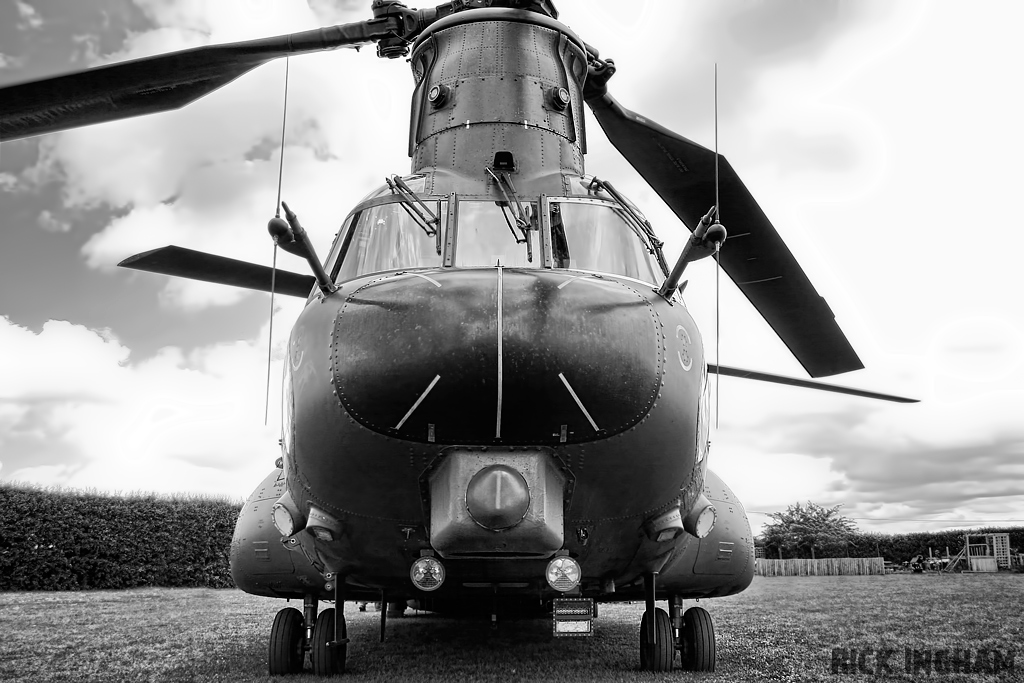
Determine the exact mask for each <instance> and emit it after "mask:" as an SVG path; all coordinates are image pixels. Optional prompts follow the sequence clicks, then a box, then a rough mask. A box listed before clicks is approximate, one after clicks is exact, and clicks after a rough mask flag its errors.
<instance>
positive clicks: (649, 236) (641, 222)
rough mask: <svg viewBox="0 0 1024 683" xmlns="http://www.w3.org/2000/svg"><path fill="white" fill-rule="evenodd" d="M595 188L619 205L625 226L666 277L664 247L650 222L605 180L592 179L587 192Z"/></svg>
mask: <svg viewBox="0 0 1024 683" xmlns="http://www.w3.org/2000/svg"><path fill="white" fill-rule="evenodd" d="M595 187H597V188H598V189H601V190H604V191H605V192H607V193H608V194H609V195H610V196H611V198H612V199H614V200H615V203H616V204H618V205H619V212H620V214H621V215H622V217H623V218H624V219H625V220H626V224H627V225H628V226H629V227H630V228H631V229H632V230H633V232H634V233H635V234H636V236H637V237H638V238H639V239H640V242H642V243H643V245H644V246H645V247H647V251H649V252H651V254H653V255H654V257H655V258H657V259H658V265H659V266H661V270H662V271H663V272H664V273H665V275H666V276H667V275H668V264H667V263H666V262H665V255H664V254H663V253H662V251H661V248H662V247H663V246H665V243H664V242H662V241H661V240H659V239H658V236H657V235H655V234H654V228H653V227H651V223H650V221H648V220H647V219H646V218H644V217H643V216H641V215H640V214H639V213H638V212H637V210H636V209H634V208H633V207H632V206H630V205H629V204H628V203H627V202H626V200H625V199H623V197H622V195H621V194H619V191H618V190H616V189H615V187H614V186H613V185H612V184H611V183H609V182H608V181H607V180H601V179H599V178H594V179H593V180H591V181H590V186H589V187H588V188H587V189H588V190H593V189H594V188H595Z"/></svg>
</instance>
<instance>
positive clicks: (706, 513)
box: [683, 493, 718, 538]
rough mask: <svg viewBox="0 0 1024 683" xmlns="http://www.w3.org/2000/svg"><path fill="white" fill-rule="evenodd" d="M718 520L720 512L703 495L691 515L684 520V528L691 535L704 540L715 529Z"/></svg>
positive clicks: (698, 499)
mask: <svg viewBox="0 0 1024 683" xmlns="http://www.w3.org/2000/svg"><path fill="white" fill-rule="evenodd" d="M717 518H718V512H717V511H716V510H715V506H714V505H712V504H711V501H710V500H708V499H707V498H705V497H704V494H703V493H702V494H701V495H700V496H699V497H698V498H697V501H696V502H695V503H694V505H693V508H692V509H691V510H690V512H689V514H687V515H686V517H685V518H683V527H684V528H685V529H686V531H687V532H688V533H689V534H690V535H692V536H695V537H697V538H704V537H706V536H707V535H708V534H710V533H711V530H712V529H714V528H715V520H716V519H717Z"/></svg>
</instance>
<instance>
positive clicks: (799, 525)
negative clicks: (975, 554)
mask: <svg viewBox="0 0 1024 683" xmlns="http://www.w3.org/2000/svg"><path fill="white" fill-rule="evenodd" d="M841 507H842V506H841V505H835V506H832V507H824V506H821V505H818V504H816V503H813V502H811V501H808V502H807V503H806V504H801V503H796V504H794V505H790V506H789V507H788V508H787V509H786V510H785V511H783V512H774V513H771V515H770V517H771V518H772V522H771V523H769V524H767V525H766V526H765V527H764V529H763V531H762V532H761V535H760V536H758V537H757V538H756V539H755V541H754V542H755V545H756V546H758V547H761V548H763V549H764V556H765V557H766V558H778V557H780V556H781V557H782V558H783V559H790V558H812V557H884V558H885V559H886V560H888V561H890V562H907V561H909V560H910V559H911V558H912V557H914V556H915V555H924V556H926V557H927V555H928V549H929V548H931V549H932V552H933V554H934V555H935V556H942V555H944V554H945V552H946V549H947V548H948V549H949V553H950V554H951V555H956V554H957V553H958V552H960V551H961V550H962V549H963V546H964V533H965V532H967V531H970V533H972V534H1009V535H1010V550H1011V552H1021V551H1024V527H994V526H992V527H982V528H978V529H969V530H967V529H946V530H943V531H915V532H911V533H897V534H882V533H877V532H870V531H860V530H858V529H857V525H856V524H854V522H853V520H851V519H850V518H849V517H845V516H843V515H842V514H840V512H839V510H840V508H841Z"/></svg>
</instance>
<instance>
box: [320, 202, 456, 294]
mask: <svg viewBox="0 0 1024 683" xmlns="http://www.w3.org/2000/svg"><path fill="white" fill-rule="evenodd" d="M424 203H425V204H426V205H427V206H428V207H430V210H431V211H433V212H434V215H435V216H442V215H443V213H442V210H443V209H442V204H444V203H443V202H437V201H426V200H425V202H424ZM442 230H443V226H442ZM442 237H443V236H442ZM343 239H344V240H345V245H344V246H343V247H342V251H343V253H342V257H341V267H340V268H339V269H338V272H337V274H336V275H335V278H334V279H335V282H344V281H346V280H351V279H352V278H355V277H358V276H360V275H365V274H366V273H376V272H378V271H382V270H395V269H398V268H430V267H440V266H441V265H443V259H442V256H441V254H438V253H437V238H436V237H435V236H433V235H429V234H427V232H426V231H425V230H424V229H423V227H422V226H421V225H420V224H419V223H418V222H416V221H415V220H413V218H412V216H410V215H409V212H408V211H406V209H405V207H404V206H403V205H402V203H401V202H400V201H396V202H393V203H390V204H380V205H378V206H372V207H370V208H367V209H364V210H363V211H361V212H359V213H358V214H357V215H356V216H355V217H354V218H353V219H352V227H351V228H350V229H349V232H348V233H347V234H346V235H344V236H343ZM442 243H443V242H442Z"/></svg>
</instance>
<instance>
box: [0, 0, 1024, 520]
mask: <svg viewBox="0 0 1024 683" xmlns="http://www.w3.org/2000/svg"><path fill="white" fill-rule="evenodd" d="M556 4H557V6H558V8H559V10H560V12H561V16H560V20H561V21H563V22H564V23H566V24H567V25H569V26H570V27H571V28H573V29H574V30H575V31H576V32H577V33H578V34H579V35H580V36H581V37H582V38H583V39H584V40H585V41H586V42H588V43H589V44H591V45H594V46H596V47H598V48H599V50H600V51H601V55H602V57H611V58H613V59H614V60H615V62H616V64H617V66H618V72H617V73H616V75H615V76H614V77H613V78H612V80H611V83H610V86H609V87H610V91H611V92H612V94H613V96H614V97H615V98H616V99H617V100H618V101H619V102H620V103H621V104H622V105H623V106H625V107H627V108H628V109H631V110H633V111H635V112H638V113H640V114H642V115H643V116H645V117H647V118H649V119H652V120H654V121H657V122H658V123H660V124H662V125H664V126H666V127H668V128H670V129H672V130H675V131H677V132H679V133H681V134H683V135H685V136H687V137H689V138H691V139H693V140H695V141H697V142H700V143H702V144H704V145H706V146H709V147H711V146H713V145H714V135H715V133H714V131H715V101H714V93H715V83H714V69H715V64H717V65H718V73H719V76H718V140H719V149H720V151H721V153H722V154H723V155H724V156H725V157H726V158H728V159H729V161H730V163H731V164H732V166H733V167H734V168H735V169H736V171H737V172H738V173H739V175H740V177H741V178H742V179H743V180H744V182H745V183H746V185H747V187H748V188H749V189H750V190H751V192H752V193H753V195H754V196H755V197H756V198H757V200H758V202H759V203H760V205H761V207H762V208H763V209H764V211H765V213H766V214H767V215H768V216H769V218H770V219H771V220H772V222H773V224H774V225H775V227H776V228H777V229H778V231H779V233H780V234H781V235H782V237H783V239H784V240H785V242H786V243H787V244H788V245H789V247H790V249H791V250H792V251H793V253H794V255H795V256H796V257H797V259H798V260H799V261H800V263H801V265H802V266H803V268H804V270H805V272H806V273H807V275H808V277H809V278H810V279H811V281H812V283H814V285H815V286H816V288H817V289H818V292H819V293H820V294H821V295H822V296H824V297H825V298H826V299H827V301H828V303H829V305H830V306H831V308H832V310H833V311H834V312H835V314H836V319H837V321H838V322H839V325H840V326H841V327H842V329H843V330H844V331H845V333H846V334H847V336H848V337H849V339H850V340H851V342H852V344H853V346H854V348H855V349H856V350H857V352H858V353H859V355H860V357H861V359H862V360H863V361H864V364H865V365H866V366H867V367H866V369H865V370H860V371H857V372H854V373H848V374H846V375H841V376H838V377H835V378H831V379H830V380H829V381H832V382H834V383H837V384H845V385H848V386H856V387H861V388H866V389H871V390H876V391H882V392H888V393H895V394H901V395H906V396H912V397H916V398H920V399H921V402H920V403H919V404H914V405H902V404H891V403H883V402H878V401H871V400H867V399H861V398H853V397H844V396H839V395H836V394H827V393H822V392H816V391H808V390H802V389H795V388H791V387H783V386H777V385H765V384H761V383H758V382H751V381H744V380H738V379H733V378H722V379H721V383H720V387H719V398H718V410H719V424H718V426H717V428H715V429H713V433H712V449H711V455H710V460H709V462H710V466H711V467H712V469H714V470H715V471H716V472H718V473H719V474H720V475H722V476H723V478H724V479H725V480H726V482H727V483H728V484H729V485H730V486H731V487H732V488H733V490H734V491H735V492H736V494H737V495H738V496H739V497H740V499H741V500H742V501H743V502H744V504H745V506H746V508H747V510H748V513H749V515H750V519H751V523H752V525H753V526H754V527H755V532H756V530H757V529H759V528H760V527H761V525H762V524H763V523H764V522H765V521H767V517H766V514H765V513H770V512H773V511H778V510H782V509H785V508H786V507H787V506H789V505H791V504H793V503H796V502H798V501H807V500H811V501H814V502H816V503H819V504H822V505H828V506H831V505H842V506H843V507H842V508H841V510H842V512H843V513H844V514H845V515H847V516H849V517H852V518H853V519H854V520H855V522H856V523H857V525H858V527H859V528H860V529H862V530H867V531H880V532H905V531H918V530H928V529H941V528H954V527H972V526H973V527H977V526H981V525H982V524H984V523H986V522H987V523H991V524H996V525H1013V521H1016V522H1017V525H1021V524H1024V389H1022V387H1024V363H1022V358H1024V303H1022V301H1021V296H1020V293H1021V286H1020V284H1019V283H1018V281H1017V278H1016V274H1017V272H1018V270H1019V265H1018V258H1019V256H1018V254H1019V251H1020V248H1021V247H1024V237H1022V236H1021V235H1022V227H1024V225H1022V220H1021V218H1020V216H1019V207H1018V202H1017V201H1016V199H1015V198H1016V195H1017V193H1018V192H1019V188H1020V187H1021V186H1022V184H1024V182H1022V181H1024V171H1022V170H1021V166H1020V163H1019V160H1020V159H1021V158H1024V132H1022V127H1021V125H1020V121H1022V120H1024V98H1022V95H1024V88H1022V86H1021V85H1020V84H1021V83H1022V82H1024V79H1022V78H1021V74H1020V71H1021V67H1020V65H1022V64H1024V43H1022V42H1021V41H1020V40H1019V36H1018V35H1017V33H1018V29H1017V27H1019V26H1020V25H1021V24H1022V22H1024V5H1022V4H1021V3H1018V2H1013V1H1011V0H1002V1H995V0H980V1H978V2H972V3H964V2H951V1H949V0H929V1H928V2H924V1H923V0H901V1H900V2H890V1H888V0H884V1H874V0H863V1H860V2H843V1H840V0H814V1H813V2H812V1H811V0H772V1H764V0H715V1H713V2H712V1H711V0H699V1H692V2H668V1H663V0H646V1H642V0H634V2H631V3H628V4H626V5H623V3H621V2H605V1H598V0H586V1H583V0H561V1H560V2H557V3H556ZM369 16H370V13H369V2H368V1H367V2H363V1H358V2H352V1H347V2H346V1H336V2H335V1H331V0H310V1H309V3H306V2H303V1H302V0H289V1H277V2H271V1H262V0H218V2H216V3H210V2H203V1H202V0H181V1H176V2H175V1H171V0H80V1H79V2H75V3H66V2H57V1H50V2H43V1H38V2H32V1H30V0H0V84H5V83H13V82H18V81H21V80H26V79H32V78H38V77H42V76H46V75H51V74H56V73H61V72H65V71H69V70H74V69H81V68H85V67H88V66H93V65H96V64H102V63H108V62H113V61H119V60H123V59H129V58H134V57H140V56H146V55H152V54H158V53H160V52H165V51H169V50H176V49H183V48H187V47H192V46H196V45H203V44H212V43H219V42H230V41H235V40H245V39H251V38H259V37H263V36H267V35H277V34H281V33H287V32H293V31H301V30H306V29H310V28H315V27H317V26H321V25H327V24H334V23H344V22H349V21H357V20H361V19H365V18H368V17H369ZM284 75H285V64H284V62H283V61H279V62H274V63H271V64H268V65H265V66H263V67H260V68H259V69H257V70H255V71H253V72H250V73H249V74H247V75H246V76H243V77H242V78H240V79H238V80H237V81H235V82H234V83H232V84H230V85H228V86H226V87H224V88H222V89H221V90H219V91H217V92H215V93H214V94H212V95H210V96H208V97H206V98H204V99H202V100H200V101H198V102H197V103H195V104H193V105H191V106H189V107H186V108H184V109H182V110H179V111H175V112H169V113H165V114H158V115H153V116H149V117H143V118H137V119H131V120H127V121H121V122H115V123H109V124H102V125H98V126H92V127H89V128H85V129H80V130H76V131H70V132H65V133H58V134H54V135H47V136H40V137H38V138H32V139H29V140H24V141H12V142H5V143H3V144H2V145H0V235H2V236H3V239H4V246H3V248H2V249H0V481H19V482H26V483H32V484H37V485H45V486H50V485H60V486H69V487H76V488H89V489H95V490H99V491H110V492H133V491H158V492H168V493H171V492H195V493H210V494H218V495H226V496H229V497H231V498H236V499H241V498H242V497H244V496H247V495H248V494H249V493H250V492H251V491H252V489H253V488H254V487H255V486H256V485H257V484H258V483H259V481H260V479H261V478H262V477H263V476H264V475H265V474H266V473H267V472H269V471H270V469H271V468H272V467H273V463H274V460H275V459H276V457H277V456H278V455H279V449H278V445H277V440H278V436H279V431H280V415H279V413H280V398H279V395H280V381H281V364H280V358H281V357H282V354H283V352H284V344H285V342H286V338H287V337H286V331H287V330H288V329H289V327H290V325H291V323H292V322H293V321H294V320H295V318H296V316H297V315H298V313H299V310H300V307H301V302H300V301H298V300H294V299H293V300H288V301H284V300H282V299H283V298H282V297H278V298H277V299H276V300H275V314H274V326H273V337H272V339H271V336H270V329H269V327H270V326H269V320H270V300H269V295H267V294H263V293H253V292H248V291H247V290H239V289H234V288H228V287H220V286H216V285H208V284H203V283H196V282H192V281H188V280H176V279H171V278H166V277H163V276H157V275H153V274H148V273H137V272H132V271H127V270H124V269H118V268H116V267H115V265H116V263H117V262H118V261H120V260H121V259H123V258H125V257H126V256H129V255H131V254H134V253H138V252H141V251H146V250H149V249H153V248H156V247H160V246H164V245H166V244H177V245H180V246H184V247H189V248H192V249H198V250H202V251H208V252H211V253H215V254H221V255H224V256H230V257H233V258H239V259H243V260H248V261H253V262H257V263H264V264H267V265H269V264H270V262H271V258H272V245H271V242H270V239H269V237H268V236H267V233H266V231H265V226H266V222H267V220H268V219H269V218H270V217H271V216H272V215H273V210H274V204H275V200H276V189H277V169H278V163H279V160H280V156H279V155H280V143H281V137H280V135H281V131H280V129H281V114H282V105H283V90H284ZM288 87H289V95H288V119H287V121H288V124H287V129H286V135H285V139H286V145H285V152H284V176H283V181H282V191H283V197H284V199H285V200H286V201H287V202H288V203H289V205H290V206H291V207H292V208H293V209H295V210H296V212H297V213H298V214H299V215H300V217H301V218H302V221H303V224H304V225H305V226H306V227H307V229H308V230H309V231H310V233H311V236H312V238H313V240H314V244H315V245H316V247H317V249H318V251H319V252H320V253H321V255H324V254H326V251H327V248H328V247H329V245H330V243H331V239H332V237H333V235H334V233H335V231H336V230H337V228H338V226H339V225H340V224H341V221H342V220H343V219H344V217H345V215H346V214H347V212H348V210H349V209H350V208H351V207H352V206H353V205H354V204H355V203H356V202H358V201H359V199H360V198H361V197H363V196H364V195H365V194H367V193H368V192H369V191H370V190H372V189H373V188H375V187H376V186H378V185H380V184H382V182H383V178H384V176H386V175H390V174H393V173H399V174H402V173H406V172H407V170H408V168H409V160H408V156H407V148H406V143H407V138H406V131H407V127H408V117H409V110H408V107H409V96H410V94H411V91H412V78H411V75H410V73H409V70H408V66H407V65H406V64H405V63H404V62H403V61H402V60H395V61H388V60H380V59H377V58H376V57H375V55H374V50H373V48H367V49H364V50H362V51H360V52H356V51H354V50H338V51H334V52H329V53H325V54H320V55H309V56H303V57H298V58H294V59H291V60H290V79H289V86H288ZM588 116H589V112H588ZM587 123H588V126H587V127H588V133H589V136H588V143H589V154H588V155H587V158H586V164H587V171H588V172H589V173H592V174H596V175H598V176H600V177H602V178H606V179H609V180H612V181H613V182H614V183H615V185H616V187H617V188H618V189H619V190H620V191H622V192H623V194H625V195H626V196H628V197H630V198H631V199H632V200H633V201H634V202H636V203H637V204H638V205H639V206H640V207H641V208H642V209H643V211H644V212H645V214H646V215H647V217H648V218H649V219H650V220H651V222H652V223H653V225H654V228H655V230H656V231H657V232H658V234H659V236H660V237H661V238H662V239H664V240H665V242H666V245H667V246H666V253H667V256H668V258H669V260H670V262H671V261H672V260H674V257H675V255H676V254H677V253H678V252H679V249H680V248H681V246H682V244H683V241H684V240H685V236H686V235H687V234H688V233H687V231H686V229H685V227H684V226H683V225H682V224H681V223H679V221H678V220H677V219H676V218H675V217H674V215H673V214H672V213H671V211H669V210H668V208H667V207H665V205H664V204H663V203H662V202H661V201H660V199H659V198H658V197H657V195H655V193H654V192H653V190H651V189H650V188H649V187H647V186H646V185H645V184H644V183H643V180H642V179H641V178H640V177H639V176H638V175H637V174H636V172H635V171H633V169H632V168H631V167H630V166H629V165H628V163H627V162H625V161H624V160H623V159H622V158H621V157H620V156H619V155H618V153H617V152H616V151H615V150H614V148H613V147H611V145H610V144H609V143H608V141H607V140H606V139H605V138H604V136H603V134H602V133H601V131H600V127H599V126H598V124H597V123H596V121H595V120H594V119H593V118H588V122H587ZM728 214H729V207H728V206H723V207H722V221H723V223H724V224H725V225H726V227H727V228H729V227H730V226H729V218H728ZM723 248H724V249H728V242H726V245H725V246H724V247H723ZM279 265H280V266H281V267H283V268H288V269H291V270H294V271H297V272H305V266H304V264H303V263H302V262H301V261H300V260H298V259H296V258H295V257H293V256H290V255H287V254H282V255H281V257H280V260H279ZM687 276H688V278H689V279H690V284H689V286H688V287H687V290H686V294H687V305H688V306H689V307H690V309H691V311H692V312H693V314H694V317H695V318H696V320H697V322H698V324H699V325H700V326H701V329H702V331H703V333H704V341H705V347H706V349H707V351H708V356H709V358H710V359H712V360H713V359H714V358H715V348H716V347H717V349H718V357H719V358H720V361H721V363H722V364H724V365H731V366H737V367H742V368H750V369H756V370H762V371H766V372H773V373H777V374H783V375H791V376H796V377H805V376H806V375H805V374H804V372H803V370H802V369H801V367H800V365H799V364H798V363H797V362H796V360H795V359H794V358H793V357H792V356H791V355H790V354H789V352H788V351H787V350H786V348H785V347H784V346H783V345H782V343H781V342H780V341H779V340H778V339H777V338H776V337H775V336H774V334H773V333H772V331H771V329H770V328H769V327H768V325H767V324H766V323H765V322H764V321H763V320H762V319H761V318H760V316H759V315H758V314H757V312H756V311H755V310H754V309H753V308H752V307H751V306H750V304H749V303H747V301H746V300H745V299H744V297H743V296H742V294H740V293H739V291H738V290H737V289H736V288H735V286H733V285H732V284H731V282H729V280H728V278H727V277H726V276H724V275H722V279H721V283H720V303H719V305H718V306H717V307H716V303H715V302H716V296H715V292H716V273H715V269H714V264H713V263H712V262H710V260H707V261H705V262H700V263H698V264H694V265H693V266H691V267H690V269H688V271H687ZM716 322H717V323H718V325H720V330H721V335H720V339H719V340H718V342H717V344H716V341H715V334H714V330H715V327H716ZM268 349H269V351H270V353H269V355H270V358H271V362H270V372H269V374H270V386H271V388H270V392H269V410H268V411H267V412H268V414H269V419H268V420H267V423H266V424H264V414H265V410H266V408H265V401H267V400H268V395H267V393H266V391H267V390H266V387H267V376H268V370H267V365H268V362H267V361H268ZM1011 520H1012V521H1011Z"/></svg>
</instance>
